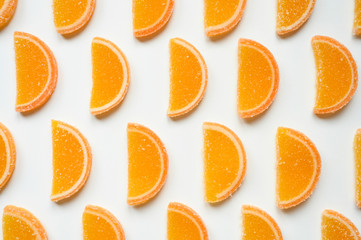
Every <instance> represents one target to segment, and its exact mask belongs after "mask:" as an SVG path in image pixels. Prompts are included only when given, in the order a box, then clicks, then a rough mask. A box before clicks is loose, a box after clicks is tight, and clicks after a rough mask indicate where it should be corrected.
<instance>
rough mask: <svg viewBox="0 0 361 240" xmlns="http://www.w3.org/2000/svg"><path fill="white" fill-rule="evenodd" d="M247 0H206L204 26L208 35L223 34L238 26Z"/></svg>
mask: <svg viewBox="0 0 361 240" xmlns="http://www.w3.org/2000/svg"><path fill="white" fill-rule="evenodd" d="M246 3H247V0H204V27H205V31H206V35H207V36H208V37H216V36H220V35H223V34H225V33H227V32H229V31H231V30H232V29H233V28H235V27H236V26H237V24H238V23H239V21H240V20H241V18H242V15H243V11H244V9H245V7H246Z"/></svg>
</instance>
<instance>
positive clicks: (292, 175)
mask: <svg viewBox="0 0 361 240" xmlns="http://www.w3.org/2000/svg"><path fill="white" fill-rule="evenodd" d="M276 141H277V143H276V151H277V164H276V166H277V169H276V170H277V181H276V194H277V205H278V207H279V208H282V209H285V208H290V207H294V206H296V205H298V204H300V203H301V202H303V201H305V200H306V199H307V198H308V197H310V195H311V194H312V192H313V190H314V189H315V188H316V185H317V183H318V180H319V178H320V173H321V157H320V154H319V153H318V151H317V148H316V146H315V145H314V144H313V142H312V141H311V140H310V139H309V138H308V137H307V136H305V135H304V134H303V133H301V132H298V131H296V130H293V129H290V128H284V127H279V128H278V131H277V139H276Z"/></svg>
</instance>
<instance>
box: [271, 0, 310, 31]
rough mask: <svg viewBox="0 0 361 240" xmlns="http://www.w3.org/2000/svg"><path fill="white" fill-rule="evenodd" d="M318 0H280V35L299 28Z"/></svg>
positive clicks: (278, 27) (278, 21)
mask: <svg viewBox="0 0 361 240" xmlns="http://www.w3.org/2000/svg"><path fill="white" fill-rule="evenodd" d="M315 3H316V0H278V4H277V23H276V31H277V34H279V35H286V34H290V33H292V32H294V31H296V30H298V29H299V28H300V27H301V26H302V25H303V24H304V23H305V22H306V21H307V20H308V18H309V17H310V15H311V13H312V10H313V8H314V6H315Z"/></svg>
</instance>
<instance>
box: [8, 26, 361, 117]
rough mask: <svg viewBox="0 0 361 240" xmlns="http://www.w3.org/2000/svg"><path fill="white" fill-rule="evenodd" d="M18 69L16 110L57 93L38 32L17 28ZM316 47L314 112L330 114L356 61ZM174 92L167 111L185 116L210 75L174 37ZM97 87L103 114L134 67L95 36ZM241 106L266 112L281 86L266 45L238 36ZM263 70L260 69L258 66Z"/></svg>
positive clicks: (348, 93) (245, 112)
mask: <svg viewBox="0 0 361 240" xmlns="http://www.w3.org/2000/svg"><path fill="white" fill-rule="evenodd" d="M14 38H15V55H16V71H17V74H16V75H17V98H16V110H17V111H19V112H28V111H33V110H35V109H37V108H39V107H40V106H42V105H43V104H44V103H45V102H46V101H47V100H48V99H49V98H50V96H51V94H52V93H53V91H54V89H55V87H56V82H57V78H58V68H57V63H56V60H55V57H54V55H53V53H52V52H51V50H50V49H49V47H47V46H46V45H45V44H44V43H43V42H42V41H41V40H40V39H38V38H37V37H35V36H33V35H30V34H27V33H23V32H15V34H14ZM312 46H313V49H314V56H315V60H316V69H317V94H316V103H315V106H314V113H315V114H329V113H333V112H336V111H337V110H339V109H341V108H342V107H344V106H345V105H346V104H347V103H348V102H349V101H350V99H351V98H352V96H353V95H354V93H355V91H356V88H357V84H358V72H357V65H356V63H355V61H354V59H353V57H352V55H351V53H350V52H349V51H348V49H347V48H346V47H345V46H344V45H342V44H341V43H339V42H337V41H336V40H334V39H332V38H330V37H325V36H315V37H313V38H312ZM169 51H170V94H169V108H168V116H169V117H172V118H177V117H181V116H185V115H187V114H188V113H190V112H191V111H192V110H194V109H195V108H196V106H197V105H198V104H199V102H200V101H201V100H202V98H203V96H204V93H205V90H206V86H207V79H208V71H207V66H206V63H205V61H204V59H203V57H202V55H201V54H200V52H199V51H198V50H197V49H196V48H195V47H194V46H192V45H191V44H190V43H188V42H186V41H185V40H182V39H179V38H174V39H171V40H170V44H169ZM92 62H93V88H92V96H91V101H90V112H91V113H92V114H94V115H99V114H104V113H105V112H108V111H109V110H112V109H114V108H115V107H116V106H117V105H119V103H120V102H121V101H122V100H123V98H124V97H125V95H126V92H127V89H128V85H129V82H130V68H129V64H128V62H127V60H126V57H125V55H124V54H123V53H122V51H121V50H120V49H119V48H118V47H117V46H116V45H115V44H113V43H112V42H110V41H108V40H105V39H102V38H99V37H96V38H94V39H93V42H92ZM238 62H239V64H238V73H239V74H238V87H237V95H238V100H237V105H238V107H237V108H238V112H239V115H240V116H241V117H242V118H251V117H254V116H256V115H258V114H260V113H262V112H264V111H265V110H266V109H267V108H268V107H269V106H270V105H271V103H272V102H273V100H274V98H275V96H276V94H277V91H278V85H279V69H278V65H277V63H276V60H275V58H274V57H273V55H272V53H271V52H270V51H269V50H268V49H267V48H266V47H264V46H263V45H261V44H259V43H257V42H255V41H253V40H249V39H240V40H239V46H238ZM260 69H261V70H260Z"/></svg>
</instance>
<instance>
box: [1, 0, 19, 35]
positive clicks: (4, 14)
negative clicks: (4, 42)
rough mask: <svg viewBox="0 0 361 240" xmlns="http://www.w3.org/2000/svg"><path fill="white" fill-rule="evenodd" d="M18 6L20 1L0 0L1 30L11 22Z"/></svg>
mask: <svg viewBox="0 0 361 240" xmlns="http://www.w3.org/2000/svg"><path fill="white" fill-rule="evenodd" d="M17 4H18V0H0V29H2V28H4V27H5V26H6V25H7V24H8V23H9V22H10V20H11V18H12V17H13V15H14V13H15V9H16V6H17Z"/></svg>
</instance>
